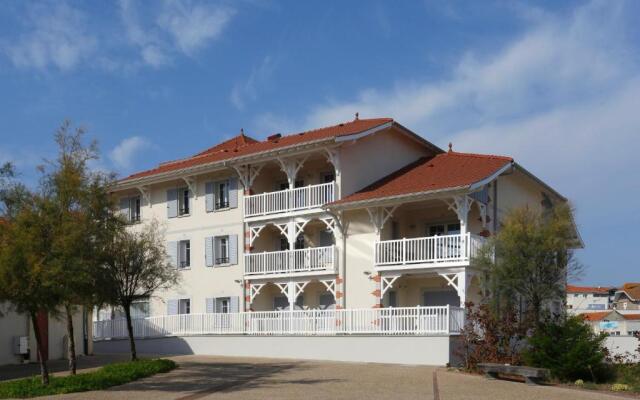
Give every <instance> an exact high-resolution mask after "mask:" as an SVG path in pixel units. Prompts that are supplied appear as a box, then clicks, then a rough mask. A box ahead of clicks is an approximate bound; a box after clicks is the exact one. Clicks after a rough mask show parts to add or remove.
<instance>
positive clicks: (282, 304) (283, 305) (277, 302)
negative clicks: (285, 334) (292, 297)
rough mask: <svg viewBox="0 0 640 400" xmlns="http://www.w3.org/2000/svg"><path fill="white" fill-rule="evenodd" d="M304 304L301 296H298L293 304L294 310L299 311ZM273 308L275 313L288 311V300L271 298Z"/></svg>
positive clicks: (282, 297)
mask: <svg viewBox="0 0 640 400" xmlns="http://www.w3.org/2000/svg"><path fill="white" fill-rule="evenodd" d="M303 304H304V299H303V297H302V295H300V296H298V298H297V299H296V302H295V304H294V307H293V308H294V310H301V309H302V306H303ZM273 308H274V310H276V311H282V310H288V309H289V299H288V298H287V297H286V296H278V297H274V298H273Z"/></svg>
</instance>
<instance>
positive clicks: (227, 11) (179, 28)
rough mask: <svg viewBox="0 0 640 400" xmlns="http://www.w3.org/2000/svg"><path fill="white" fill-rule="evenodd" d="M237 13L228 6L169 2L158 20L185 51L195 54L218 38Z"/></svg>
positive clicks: (174, 0) (173, 0)
mask: <svg viewBox="0 0 640 400" xmlns="http://www.w3.org/2000/svg"><path fill="white" fill-rule="evenodd" d="M234 14H235V11H234V10H233V9H231V8H228V7H226V6H221V5H214V4H210V3H198V4H194V3H192V2H190V1H179V0H168V1H166V2H165V6H164V9H163V11H162V12H161V14H160V16H159V17H158V25H160V26H161V27H162V28H163V29H165V30H166V31H167V32H169V33H170V34H171V35H172V37H173V40H174V41H175V43H176V45H177V47H178V48H179V49H180V50H181V51H182V52H184V53H185V54H189V55H191V54H193V53H194V52H195V51H197V50H199V49H201V48H202V47H204V46H205V45H206V44H207V43H208V42H210V41H212V40H214V39H217V38H218V37H219V36H220V34H221V33H222V31H223V29H224V28H225V27H226V26H227V24H228V23H229V20H230V19H231V17H232V16H233V15H234Z"/></svg>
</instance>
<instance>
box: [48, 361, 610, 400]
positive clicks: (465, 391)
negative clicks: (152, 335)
mask: <svg viewBox="0 0 640 400" xmlns="http://www.w3.org/2000/svg"><path fill="white" fill-rule="evenodd" d="M173 359H174V360H176V361H177V362H178V363H179V365H180V368H178V369H176V370H174V371H172V372H169V373H167V374H159V375H156V376H153V377H150V378H147V379H143V380H140V381H138V382H133V383H130V384H127V385H123V386H120V387H116V388H112V389H110V390H107V391H103V392H85V393H75V394H70V395H62V396H53V397H50V398H52V399H98V400H100V399H114V400H115V399H123V398H126V399H128V400H134V399H153V400H163V399H180V400H199V399H279V400H284V399H305V400H312V399H365V400H375V399H433V400H456V399H474V400H485V399H486V400H501V399H505V400H506V399H517V400H534V399H536V400H537V399H539V400H574V399H576V400H577V399H586V400H589V399H594V400H595V399H601V400H606V399H618V400H619V399H620V397H618V396H607V395H602V394H599V393H593V392H587V391H576V390H571V389H563V388H556V387H550V386H528V385H525V384H522V383H517V382H509V381H488V380H486V379H484V378H482V377H479V376H471V375H467V374H461V373H457V372H448V371H447V370H445V369H443V368H434V367H421V366H398V365H385V364H356V363H334V362H311V361H297V360H272V359H249V358H225V357H205V356H179V357H173Z"/></svg>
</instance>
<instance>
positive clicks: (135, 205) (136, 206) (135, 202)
mask: <svg viewBox="0 0 640 400" xmlns="http://www.w3.org/2000/svg"><path fill="white" fill-rule="evenodd" d="M129 221H131V222H140V196H136V197H131V198H130V199H129Z"/></svg>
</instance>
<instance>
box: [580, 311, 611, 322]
mask: <svg viewBox="0 0 640 400" xmlns="http://www.w3.org/2000/svg"><path fill="white" fill-rule="evenodd" d="M612 312H613V311H612V310H609V311H600V312H593V313H584V314H580V316H581V317H582V318H584V319H585V321H602V320H603V319H604V318H605V317H607V316H608V315H609V314H611V313H612Z"/></svg>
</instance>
